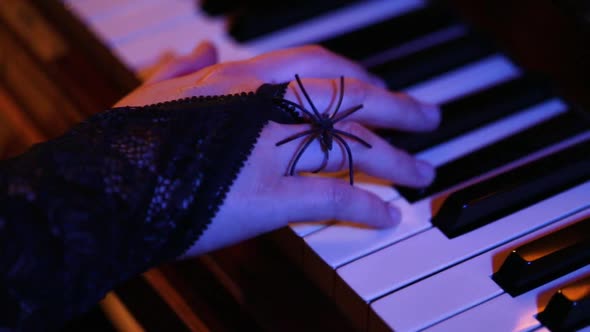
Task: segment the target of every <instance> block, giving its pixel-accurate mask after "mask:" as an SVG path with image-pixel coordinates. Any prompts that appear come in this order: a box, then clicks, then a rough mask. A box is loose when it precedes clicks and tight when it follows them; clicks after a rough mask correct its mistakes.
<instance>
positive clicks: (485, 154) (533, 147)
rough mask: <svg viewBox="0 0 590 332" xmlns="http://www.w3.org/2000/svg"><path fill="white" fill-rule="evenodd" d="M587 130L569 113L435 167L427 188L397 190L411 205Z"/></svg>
mask: <svg viewBox="0 0 590 332" xmlns="http://www.w3.org/2000/svg"><path fill="white" fill-rule="evenodd" d="M588 129H590V123H589V122H588V120H587V119H586V118H585V117H584V116H582V115H580V113H578V112H575V111H573V110H569V111H567V112H564V113H562V114H560V115H557V116H555V117H552V118H550V119H548V120H546V121H543V122H541V123H539V124H537V125H534V126H532V127H530V128H528V129H526V130H523V131H520V132H518V133H516V134H513V135H511V136H508V137H506V138H504V139H501V140H499V141H497V142H495V143H492V144H490V145H488V146H485V147H482V148H481V149H479V150H476V151H473V152H471V153H469V154H467V155H465V156H463V157H460V158H457V159H454V160H452V161H449V162H447V163H445V164H443V165H440V166H438V167H437V168H436V178H435V179H434V181H433V182H432V183H431V184H430V186H428V187H425V188H418V189H416V188H407V187H399V188H398V190H399V192H400V193H401V194H402V196H404V197H405V198H406V199H407V200H408V201H409V202H415V201H418V200H421V199H423V198H426V197H428V196H431V195H433V194H435V193H438V192H441V191H443V190H446V189H449V188H451V187H452V186H454V185H457V184H460V183H462V182H465V181H467V180H469V179H472V178H475V177H476V176H479V175H482V174H484V173H486V172H489V171H492V170H494V169H496V168H498V167H500V166H503V165H505V164H508V163H510V162H514V161H516V160H518V159H520V158H523V157H525V156H527V155H529V154H531V153H533V152H535V151H539V150H541V149H543V148H545V147H548V146H550V145H552V144H556V143H559V142H561V141H563V140H565V139H567V138H568V137H572V136H574V135H576V134H578V133H581V132H583V131H585V130H588Z"/></svg>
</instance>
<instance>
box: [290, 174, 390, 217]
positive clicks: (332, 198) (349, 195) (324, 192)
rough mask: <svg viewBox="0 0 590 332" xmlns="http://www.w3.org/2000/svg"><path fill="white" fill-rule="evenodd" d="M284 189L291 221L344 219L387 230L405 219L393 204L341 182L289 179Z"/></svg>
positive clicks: (318, 179) (334, 180) (324, 179)
mask: <svg viewBox="0 0 590 332" xmlns="http://www.w3.org/2000/svg"><path fill="white" fill-rule="evenodd" d="M284 181H285V184H284V185H283V186H282V188H283V193H281V194H280V197H284V200H283V202H284V204H287V205H292V206H287V208H286V210H287V211H289V212H288V216H287V218H288V221H289V222H306V221H320V220H332V219H335V220H340V221H350V222H355V223H361V224H365V225H367V226H371V227H377V228H383V227H391V226H394V225H396V224H397V223H398V222H399V220H400V219H401V217H400V213H399V211H398V210H397V208H395V207H394V206H393V205H391V204H388V203H387V202H385V201H383V200H381V199H380V198H379V197H378V196H376V195H375V194H373V193H371V192H369V191H366V190H363V189H360V188H356V187H353V186H350V185H348V184H347V183H345V182H343V181H341V180H339V179H329V178H320V177H289V178H285V180H284Z"/></svg>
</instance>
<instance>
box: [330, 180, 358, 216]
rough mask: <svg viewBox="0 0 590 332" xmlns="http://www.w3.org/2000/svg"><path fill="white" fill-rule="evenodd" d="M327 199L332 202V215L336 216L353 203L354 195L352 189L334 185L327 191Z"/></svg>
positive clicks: (339, 184)
mask: <svg viewBox="0 0 590 332" xmlns="http://www.w3.org/2000/svg"><path fill="white" fill-rule="evenodd" d="M326 190H327V192H326V197H327V199H328V201H329V202H330V207H331V212H332V215H334V216H336V215H337V213H338V211H341V209H342V208H343V207H347V206H349V205H350V204H351V203H352V194H351V191H350V188H347V187H345V186H344V185H342V184H341V183H333V184H332V185H330V186H329V187H328V188H327V189H326Z"/></svg>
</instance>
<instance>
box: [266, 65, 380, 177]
mask: <svg viewBox="0 0 590 332" xmlns="http://www.w3.org/2000/svg"><path fill="white" fill-rule="evenodd" d="M295 79H296V80H297V84H298V85H299V88H300V89H301V92H303V95H304V96H305V99H307V101H308V103H309V105H310V106H311V108H312V110H313V113H312V112H310V111H308V110H306V109H305V108H303V107H302V106H301V105H299V104H297V103H294V102H292V101H289V100H285V99H280V100H279V102H281V103H284V104H286V105H289V106H292V107H295V108H297V109H298V110H301V111H302V112H303V113H304V114H305V115H307V118H308V119H309V123H310V124H311V129H309V130H305V131H302V132H300V133H297V134H294V135H291V136H289V137H287V138H285V139H283V140H281V141H279V142H277V143H276V146H280V145H283V144H285V143H288V142H291V141H293V140H295V139H297V138H300V137H303V136H306V135H309V137H307V138H306V139H305V141H304V143H303V144H302V145H301V146H300V147H299V149H298V150H297V152H296V155H295V159H294V160H293V161H292V162H291V165H290V167H289V171H288V174H289V175H293V174H294V173H295V166H296V165H297V162H298V161H299V158H301V156H302V155H303V152H304V151H305V150H306V149H307V147H308V146H309V145H310V144H311V142H312V141H313V140H314V139H316V138H317V139H318V140H319V142H320V146H321V148H322V151H323V152H324V161H323V162H322V164H321V165H320V167H318V169H316V170H314V171H313V172H312V173H318V172H319V171H321V170H323V169H324V168H325V167H326V165H327V164H328V151H330V150H332V145H333V141H334V139H335V140H336V141H337V142H338V143H339V144H340V145H341V146H343V147H344V148H345V149H346V153H347V155H348V170H349V179H350V185H353V184H354V179H353V163H352V153H351V151H350V146H348V144H347V143H346V141H345V140H344V138H342V136H346V137H348V138H351V139H354V140H356V141H358V142H360V143H361V144H363V145H364V146H366V147H367V148H371V144H369V143H367V142H366V141H364V140H363V139H361V138H360V137H357V136H355V135H353V134H350V133H347V132H344V131H342V130H338V129H336V128H334V124H336V123H337V122H338V121H340V120H342V119H344V118H346V117H348V116H349V115H351V114H353V113H354V112H356V111H358V110H360V109H361V108H362V107H363V105H362V104H360V105H357V106H354V107H351V108H349V109H347V110H345V111H343V112H342V113H340V115H339V116H336V115H337V114H338V110H339V109H340V105H341V104H342V98H343V97H344V77H343V76H340V96H339V98H338V104H337V105H336V110H335V111H334V113H333V114H332V115H329V114H328V112H327V111H326V112H324V113H322V114H320V112H318V110H317V108H316V107H315V105H314V104H313V102H312V101H311V98H309V95H308V94H307V91H305V88H304V87H303V84H302V83H301V79H300V78H299V75H295Z"/></svg>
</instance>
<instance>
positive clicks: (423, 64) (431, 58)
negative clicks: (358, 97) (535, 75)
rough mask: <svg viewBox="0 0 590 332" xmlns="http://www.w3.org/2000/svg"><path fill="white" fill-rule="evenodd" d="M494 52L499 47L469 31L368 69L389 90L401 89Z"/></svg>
mask: <svg viewBox="0 0 590 332" xmlns="http://www.w3.org/2000/svg"><path fill="white" fill-rule="evenodd" d="M496 52H498V48H497V47H496V45H494V43H493V42H491V41H490V40H488V39H487V38H485V37H484V36H482V35H481V34H479V33H477V32H474V31H470V32H469V33H467V34H466V35H464V36H461V37H459V38H455V39H451V40H449V41H447V42H444V43H441V44H438V45H435V46H433V47H430V48H427V49H424V50H422V51H420V52H417V53H413V54H410V55H408V56H405V57H401V58H399V59H394V60H391V61H387V62H385V63H382V64H379V65H376V66H372V67H369V68H368V69H369V71H371V72H373V73H374V74H376V75H377V76H379V77H381V78H382V79H384V80H385V82H386V84H387V87H388V88H390V89H392V90H401V89H403V88H406V87H409V86H411V85H413V84H416V83H419V82H421V81H424V80H426V79H428V78H430V77H434V76H437V75H440V74H443V73H445V72H447V71H450V70H452V69H455V68H457V67H460V66H462V65H465V64H467V63H469V62H473V61H476V60H479V59H482V58H484V57H486V56H489V55H491V54H493V53H496Z"/></svg>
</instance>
